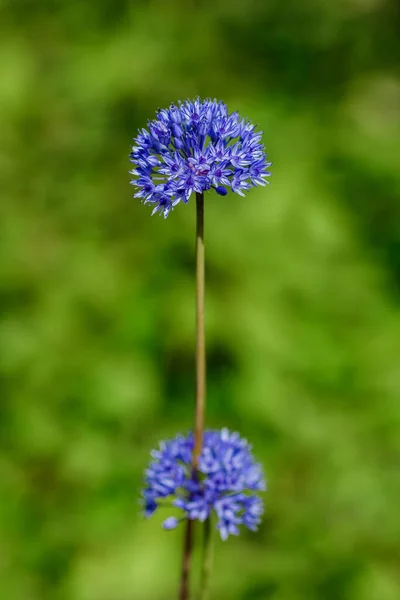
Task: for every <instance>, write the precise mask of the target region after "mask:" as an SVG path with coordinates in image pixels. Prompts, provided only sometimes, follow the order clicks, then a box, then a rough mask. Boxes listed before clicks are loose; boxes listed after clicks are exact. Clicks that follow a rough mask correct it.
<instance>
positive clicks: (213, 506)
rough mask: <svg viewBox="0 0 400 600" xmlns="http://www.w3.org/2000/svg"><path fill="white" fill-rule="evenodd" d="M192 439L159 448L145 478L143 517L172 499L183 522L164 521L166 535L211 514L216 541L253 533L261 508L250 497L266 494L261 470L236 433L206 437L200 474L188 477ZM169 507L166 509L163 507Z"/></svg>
mask: <svg viewBox="0 0 400 600" xmlns="http://www.w3.org/2000/svg"><path fill="white" fill-rule="evenodd" d="M193 445H194V442H193V435H192V434H189V435H188V436H186V437H184V436H181V435H178V436H177V437H176V438H174V439H172V440H168V441H165V442H161V443H160V445H159V448H158V449H157V450H154V451H153V452H152V453H151V455H152V457H153V461H152V462H151V463H150V465H149V467H148V469H147V470H146V474H145V485H146V487H145V489H144V491H143V496H144V513H145V515H146V516H147V517H149V516H150V515H152V514H153V513H154V511H155V510H156V509H157V508H158V507H161V506H163V505H164V504H165V502H164V501H165V500H166V499H167V498H170V497H172V505H173V506H175V507H176V508H179V509H181V510H182V511H183V516H182V518H176V517H168V518H167V519H166V520H165V521H164V524H163V526H164V528H165V529H174V528H175V527H176V526H177V525H178V524H179V522H180V521H182V520H184V519H187V518H188V519H197V520H199V521H205V520H206V519H207V517H209V516H210V514H211V512H212V511H214V512H215V513H216V515H217V528H218V529H219V532H220V535H221V538H222V539H223V540H226V538H227V537H228V536H229V535H238V534H239V529H238V525H244V526H245V527H248V528H249V529H251V530H253V531H255V530H256V529H257V525H258V524H259V523H260V519H261V515H262V513H263V503H262V501H261V499H260V498H259V497H258V496H257V495H256V494H255V492H257V491H263V490H265V489H266V485H265V481H264V477H263V473H262V470H261V466H260V465H259V464H258V463H256V462H255V461H254V459H253V457H252V454H251V447H250V446H249V444H248V443H247V441H246V440H244V439H242V438H241V437H240V436H239V434H238V433H230V432H229V431H228V430H227V429H222V430H221V431H206V432H205V434H204V440H203V449H202V453H201V456H200V461H199V468H198V471H197V473H196V474H195V475H193V472H192V466H191V465H192V453H193ZM168 505H170V504H167V506H168Z"/></svg>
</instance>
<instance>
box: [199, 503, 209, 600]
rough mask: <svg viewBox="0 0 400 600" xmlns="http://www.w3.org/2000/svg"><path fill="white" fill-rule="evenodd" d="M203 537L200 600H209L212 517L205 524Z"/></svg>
mask: <svg viewBox="0 0 400 600" xmlns="http://www.w3.org/2000/svg"><path fill="white" fill-rule="evenodd" d="M203 535H204V537H203V564H202V570H201V579H200V592H199V600H207V597H208V592H209V588H210V573H211V560H212V530H211V515H210V516H209V517H208V519H206V520H205V522H204V532H203Z"/></svg>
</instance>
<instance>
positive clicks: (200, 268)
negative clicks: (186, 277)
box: [193, 193, 206, 471]
mask: <svg viewBox="0 0 400 600" xmlns="http://www.w3.org/2000/svg"><path fill="white" fill-rule="evenodd" d="M204 280H205V278H204V194H199V193H196V409H195V411H196V412H195V424H194V450H193V470H194V471H196V470H197V468H198V466H199V459H200V454H201V449H202V445H203V432H204V413H205V401H206V339H205V326H204V286H205V281H204Z"/></svg>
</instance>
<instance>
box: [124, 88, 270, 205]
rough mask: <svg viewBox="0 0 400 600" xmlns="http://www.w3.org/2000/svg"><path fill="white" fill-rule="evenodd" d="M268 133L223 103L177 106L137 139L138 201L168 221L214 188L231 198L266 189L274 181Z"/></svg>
mask: <svg viewBox="0 0 400 600" xmlns="http://www.w3.org/2000/svg"><path fill="white" fill-rule="evenodd" d="M261 135H262V132H256V131H255V125H252V124H251V123H250V122H249V121H247V120H245V119H241V118H240V117H239V115H238V113H236V112H234V113H231V114H228V109H227V107H226V105H225V104H224V103H223V102H217V100H204V101H201V100H200V99H197V100H195V101H194V102H189V101H186V102H179V106H175V105H174V104H171V106H170V107H169V108H168V109H162V110H159V111H158V112H157V115H156V119H155V120H154V121H151V122H149V123H148V129H142V130H141V131H140V132H139V133H138V135H137V137H136V138H135V139H134V146H133V147H132V152H131V155H130V161H131V163H133V165H134V168H133V169H132V171H130V173H131V174H132V175H134V176H135V177H136V178H135V179H133V180H132V181H131V183H132V184H133V185H134V186H136V187H137V188H138V191H137V192H136V193H135V198H141V200H142V201H143V202H144V203H145V204H151V205H152V206H153V207H154V208H153V212H152V214H154V213H156V212H157V211H160V214H164V217H167V216H168V214H169V213H170V211H171V210H172V209H173V207H174V206H176V205H177V204H178V203H179V202H180V201H181V200H182V201H183V202H186V203H187V202H188V200H189V198H190V196H191V194H192V193H193V191H195V192H199V193H200V192H204V191H206V190H209V189H210V188H214V189H215V190H216V191H217V193H218V194H220V195H221V196H225V195H226V194H227V188H231V190H232V191H233V192H235V193H236V194H240V195H241V196H244V192H245V191H247V190H248V189H250V188H251V187H252V186H258V185H265V184H266V183H267V181H266V180H265V178H266V177H268V176H269V175H270V173H269V171H267V168H268V167H269V166H270V165H271V163H268V162H267V159H266V154H265V149H264V146H263V144H262V143H261Z"/></svg>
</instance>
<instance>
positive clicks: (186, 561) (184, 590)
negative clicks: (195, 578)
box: [179, 519, 194, 600]
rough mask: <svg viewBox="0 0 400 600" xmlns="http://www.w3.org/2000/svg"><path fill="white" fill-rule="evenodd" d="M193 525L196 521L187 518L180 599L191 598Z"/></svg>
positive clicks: (186, 599) (187, 599)
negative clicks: (190, 576)
mask: <svg viewBox="0 0 400 600" xmlns="http://www.w3.org/2000/svg"><path fill="white" fill-rule="evenodd" d="M193 525H194V521H191V520H190V519H187V521H186V531H185V542H184V548H183V563H182V574H181V585H180V589H179V600H189V573H190V564H191V558H192V545H193Z"/></svg>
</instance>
